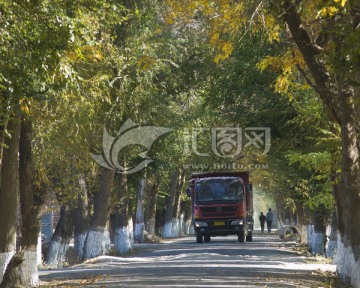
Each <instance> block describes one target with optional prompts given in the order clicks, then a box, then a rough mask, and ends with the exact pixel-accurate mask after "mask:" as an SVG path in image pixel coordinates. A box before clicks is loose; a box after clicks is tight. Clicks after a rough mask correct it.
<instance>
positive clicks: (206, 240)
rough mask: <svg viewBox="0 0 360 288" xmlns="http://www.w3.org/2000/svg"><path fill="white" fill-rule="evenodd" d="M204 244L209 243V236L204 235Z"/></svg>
mask: <svg viewBox="0 0 360 288" xmlns="http://www.w3.org/2000/svg"><path fill="white" fill-rule="evenodd" d="M204 242H210V235H209V234H205V235H204Z"/></svg>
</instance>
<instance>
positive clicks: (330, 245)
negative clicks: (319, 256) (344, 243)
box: [325, 225, 340, 258]
mask: <svg viewBox="0 0 360 288" xmlns="http://www.w3.org/2000/svg"><path fill="white" fill-rule="evenodd" d="M332 229H333V227H332V226H330V225H329V226H328V227H327V229H326V235H327V236H329V237H328V239H329V240H328V241H327V242H326V247H325V248H326V256H327V257H330V258H333V257H335V255H336V251H337V245H338V244H337V239H338V237H340V236H339V235H338V236H337V237H335V236H336V235H337V234H334V233H337V232H335V231H332ZM333 235H334V237H332V236H333Z"/></svg>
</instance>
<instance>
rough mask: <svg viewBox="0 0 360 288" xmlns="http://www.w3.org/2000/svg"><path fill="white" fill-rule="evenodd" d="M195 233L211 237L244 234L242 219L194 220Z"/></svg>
mask: <svg viewBox="0 0 360 288" xmlns="http://www.w3.org/2000/svg"><path fill="white" fill-rule="evenodd" d="M194 229H195V232H196V233H197V234H198V233H201V234H209V235H211V236H227V235H235V234H239V233H240V232H244V221H243V220H242V219H221V220H195V222H194Z"/></svg>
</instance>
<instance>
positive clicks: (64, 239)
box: [46, 204, 74, 267]
mask: <svg viewBox="0 0 360 288" xmlns="http://www.w3.org/2000/svg"><path fill="white" fill-rule="evenodd" d="M73 230H74V211H73V210H72V209H71V208H70V207H69V205H66V204H63V205H62V206H61V209H60V218H59V221H58V223H57V225H56V228H55V231H54V234H53V235H52V237H51V241H50V245H49V249H48V251H47V253H46V264H47V265H50V266H56V267H59V266H61V265H62V263H63V262H64V261H65V256H66V252H67V250H68V248H69V243H70V240H71V237H72V235H73Z"/></svg>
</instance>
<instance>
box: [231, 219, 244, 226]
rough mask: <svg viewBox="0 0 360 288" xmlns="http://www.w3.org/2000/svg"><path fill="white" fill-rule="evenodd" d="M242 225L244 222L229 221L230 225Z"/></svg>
mask: <svg viewBox="0 0 360 288" xmlns="http://www.w3.org/2000/svg"><path fill="white" fill-rule="evenodd" d="M243 224H244V220H234V221H231V225H243Z"/></svg>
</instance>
